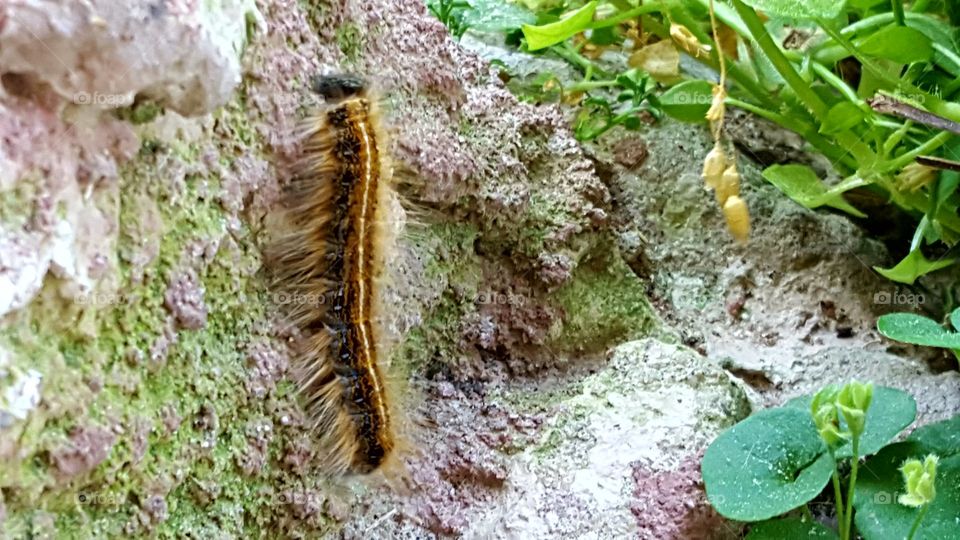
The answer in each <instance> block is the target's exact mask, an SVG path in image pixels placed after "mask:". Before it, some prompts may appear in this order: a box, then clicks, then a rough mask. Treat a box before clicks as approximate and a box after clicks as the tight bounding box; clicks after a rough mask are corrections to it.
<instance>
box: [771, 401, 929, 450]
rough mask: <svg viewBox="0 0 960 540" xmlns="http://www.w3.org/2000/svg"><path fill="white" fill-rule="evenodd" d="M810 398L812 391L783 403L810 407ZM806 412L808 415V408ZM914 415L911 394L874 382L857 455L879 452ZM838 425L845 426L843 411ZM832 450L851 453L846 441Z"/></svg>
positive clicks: (845, 427) (796, 406) (792, 406)
mask: <svg viewBox="0 0 960 540" xmlns="http://www.w3.org/2000/svg"><path fill="white" fill-rule="evenodd" d="M812 401H813V396H812V395H806V396H800V397H796V398H793V399H791V400H790V401H788V402H786V403H785V404H784V407H789V408H792V409H797V410H802V411H810V403H811V402H812ZM807 414H808V415H809V412H808V413H807ZM916 418H917V402H916V401H915V400H914V399H913V396H911V395H910V394H908V393H906V392H904V391H902V390H897V389H896V388H889V387H887V386H875V387H874V388H873V399H872V400H871V403H870V408H869V409H867V420H866V430H865V431H864V432H863V435H862V436H861V437H860V455H861V456H869V455H870V454H875V453H877V452H879V451H880V449H881V448H883V447H884V445H886V444H887V443H888V442H890V441H892V440H893V439H894V437H896V436H897V435H898V434H899V433H900V432H901V431H903V429H904V428H906V427H907V426H909V425H910V424H912V423H913V421H914V420H916ZM840 429H841V431H846V430H847V423H846V421H845V420H844V418H843V415H841V416H840ZM835 454H836V456H837V457H838V458H849V457H851V456H852V455H853V448H851V445H850V441H847V442H845V443H843V444H842V445H840V446H838V447H837V448H836V449H835Z"/></svg>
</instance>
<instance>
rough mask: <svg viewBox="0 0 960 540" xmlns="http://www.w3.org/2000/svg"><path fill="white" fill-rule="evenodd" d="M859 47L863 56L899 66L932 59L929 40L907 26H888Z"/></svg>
mask: <svg viewBox="0 0 960 540" xmlns="http://www.w3.org/2000/svg"><path fill="white" fill-rule="evenodd" d="M859 45H860V51H861V52H863V54H866V55H868V56H876V57H880V58H886V59H888V60H893V61H894V62H899V63H901V64H910V63H913V62H927V61H929V60H930V58H931V57H933V45H931V43H930V38H928V37H927V35H926V34H924V33H923V32H921V31H919V30H916V29H914V28H910V27H909V26H888V27H886V28H884V29H882V30H880V31H878V32H875V33H873V34H870V35H869V36H868V37H867V38H866V39H864V40H863V41H861V42H860V43H859Z"/></svg>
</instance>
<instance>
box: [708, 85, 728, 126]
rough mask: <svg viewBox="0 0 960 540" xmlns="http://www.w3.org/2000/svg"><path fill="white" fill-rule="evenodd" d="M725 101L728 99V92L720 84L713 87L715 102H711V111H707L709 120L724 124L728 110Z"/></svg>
mask: <svg viewBox="0 0 960 540" xmlns="http://www.w3.org/2000/svg"><path fill="white" fill-rule="evenodd" d="M725 99H727V90H726V89H725V88H724V87H722V86H720V85H719V84H715V85H713V101H711V102H710V109H709V110H708V111H707V120H709V121H710V122H723V116H724V113H725V112H726V110H727V106H726V104H725V103H724V100H725Z"/></svg>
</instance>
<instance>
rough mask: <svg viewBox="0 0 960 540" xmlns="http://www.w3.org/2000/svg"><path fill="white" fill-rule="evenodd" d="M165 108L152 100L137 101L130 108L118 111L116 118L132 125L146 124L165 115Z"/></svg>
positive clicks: (115, 114) (115, 113)
mask: <svg viewBox="0 0 960 540" xmlns="http://www.w3.org/2000/svg"><path fill="white" fill-rule="evenodd" d="M163 110H164V109H163V106H162V105H160V104H159V103H157V102H156V101H153V100H152V99H148V100H143V101H139V100H138V101H137V102H136V103H134V104H133V105H131V106H129V107H124V108H122V109H117V110H116V112H114V116H116V117H117V118H119V119H120V120H126V121H127V122H130V123H132V124H146V123H148V122H152V121H153V120H154V119H156V117H157V116H159V115H161V114H163Z"/></svg>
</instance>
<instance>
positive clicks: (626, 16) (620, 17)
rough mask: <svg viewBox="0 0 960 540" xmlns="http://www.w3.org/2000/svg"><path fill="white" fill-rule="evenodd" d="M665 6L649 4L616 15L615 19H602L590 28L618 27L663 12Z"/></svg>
mask: <svg viewBox="0 0 960 540" xmlns="http://www.w3.org/2000/svg"><path fill="white" fill-rule="evenodd" d="M662 10H663V5H661V4H660V2H648V3H646V4H644V5H642V6H640V7H635V8H633V9H631V10H629V11H624V12H621V13H618V14H617V15H614V16H613V17H607V18H606V19H600V20H599V21H594V22H593V23H591V24H590V26H588V28H592V29H594V30H596V29H598V28H607V27H608V26H616V25H618V24H620V23H622V22H624V21H629V20H630V19H633V18H635V17H639V16H640V15H646V14H648V13H653V12H656V11H662Z"/></svg>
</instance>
